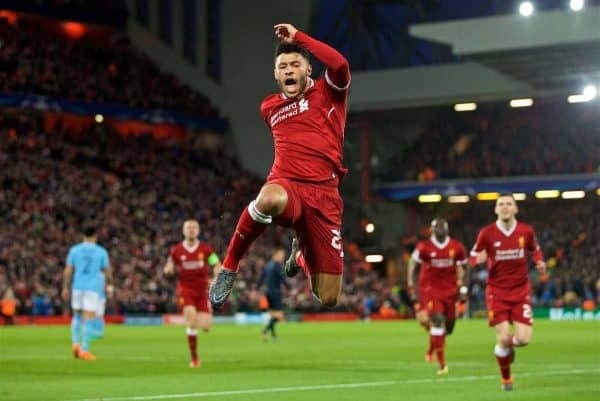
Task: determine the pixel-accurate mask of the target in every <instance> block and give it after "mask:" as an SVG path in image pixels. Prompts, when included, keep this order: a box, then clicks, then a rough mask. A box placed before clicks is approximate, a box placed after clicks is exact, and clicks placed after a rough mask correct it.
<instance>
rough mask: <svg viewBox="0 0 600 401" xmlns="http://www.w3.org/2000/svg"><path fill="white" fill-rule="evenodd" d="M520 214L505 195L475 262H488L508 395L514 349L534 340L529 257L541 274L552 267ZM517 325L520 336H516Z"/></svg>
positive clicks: (493, 323) (489, 297)
mask: <svg viewBox="0 0 600 401" xmlns="http://www.w3.org/2000/svg"><path fill="white" fill-rule="evenodd" d="M518 211H519V209H518V207H517V203H516V201H515V198H514V197H513V196H512V194H503V195H500V197H499V198H498V200H497V201H496V208H495V212H496V215H497V216H498V220H496V222H495V223H492V224H490V225H488V226H486V227H484V228H482V229H481V231H479V235H478V236H477V242H476V243H475V246H473V249H472V251H471V257H470V258H469V263H470V264H471V265H472V266H474V265H475V264H479V263H484V262H485V261H486V260H487V265H488V270H489V271H488V280H487V287H486V303H487V308H488V318H489V325H490V327H495V328H496V348H495V354H496V360H497V361H498V365H499V366H500V372H501V374H502V389H503V390H512V389H513V382H512V377H511V375H510V365H511V363H512V362H513V361H514V348H513V347H520V346H525V345H527V344H528V343H529V341H530V340H531V334H532V324H533V313H532V310H531V301H530V291H531V290H530V284H529V276H528V266H527V258H528V254H531V256H532V259H533V261H534V262H535V266H536V268H537V270H538V272H540V273H542V274H543V273H545V272H546V263H545V262H544V257H543V255H542V251H541V250H540V246H539V245H538V243H537V240H536V238H535V233H534V231H533V228H532V227H531V226H530V225H528V224H525V223H521V222H520V221H517V220H516V219H515V216H516V214H517V212H518ZM511 323H512V324H513V325H514V334H511V330H510V324H511Z"/></svg>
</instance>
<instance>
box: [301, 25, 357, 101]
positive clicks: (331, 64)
mask: <svg viewBox="0 0 600 401" xmlns="http://www.w3.org/2000/svg"><path fill="white" fill-rule="evenodd" d="M294 40H295V41H296V42H297V43H298V44H299V45H302V46H304V47H305V48H306V49H307V50H308V51H309V52H311V53H312V54H313V55H314V56H315V57H316V58H318V59H319V60H320V61H321V62H322V63H323V64H325V66H326V67H327V71H325V80H326V81H327V83H328V84H329V85H330V86H332V87H333V88H334V89H337V90H346V89H348V87H349V86H350V65H349V64H348V60H346V58H345V57H344V56H343V55H342V54H341V53H340V52H338V51H337V50H335V49H334V48H333V47H331V46H329V45H327V44H325V43H323V42H320V41H318V40H317V39H314V38H312V37H310V36H309V35H307V34H305V33H304V32H301V31H298V32H296V35H295V36H294Z"/></svg>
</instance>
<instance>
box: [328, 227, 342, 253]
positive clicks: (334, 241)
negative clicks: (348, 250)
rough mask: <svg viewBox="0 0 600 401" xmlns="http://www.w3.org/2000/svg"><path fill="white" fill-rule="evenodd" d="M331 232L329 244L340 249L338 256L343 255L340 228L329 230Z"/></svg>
mask: <svg viewBox="0 0 600 401" xmlns="http://www.w3.org/2000/svg"><path fill="white" fill-rule="evenodd" d="M331 232H332V233H333V238H331V246H332V247H333V248H334V249H337V250H338V251H340V258H343V257H344V251H343V250H342V234H341V233H340V230H331Z"/></svg>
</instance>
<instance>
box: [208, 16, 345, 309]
mask: <svg viewBox="0 0 600 401" xmlns="http://www.w3.org/2000/svg"><path fill="white" fill-rule="evenodd" d="M274 28H275V35H276V36H277V37H278V38H279V39H280V40H281V41H282V42H281V43H280V44H279V45H278V46H277V50H276V53H275V70H274V75H275V80H276V81H277V83H278V85H279V87H280V89H281V93H277V94H274V95H271V96H268V97H266V98H265V99H264V100H263V101H262V104H261V107H260V110H261V113H262V116H263V118H264V120H265V122H266V124H267V126H268V127H269V128H270V130H271V132H272V134H273V139H274V142H275V161H274V163H273V166H272V168H271V172H270V174H269V176H268V178H267V182H266V183H265V185H264V186H263V187H262V189H261V190H260V193H259V194H258V197H257V198H256V199H255V200H253V201H252V202H250V205H249V206H248V207H247V208H246V209H245V210H244V211H243V212H242V215H241V216H240V219H239V221H238V224H237V227H236V229H235V233H234V234H233V237H232V238H231V241H230V243H229V247H228V249H227V256H226V257H225V260H224V261H223V269H222V270H221V271H220V272H219V275H218V276H217V278H216V280H215V282H214V283H213V284H212V285H211V288H210V301H211V303H212V304H213V306H215V307H219V306H220V305H222V304H223V303H224V302H225V301H226V299H227V297H228V296H229V293H230V292H231V289H232V287H233V283H234V281H235V277H236V275H237V270H238V268H239V262H240V259H242V257H243V256H244V255H245V253H246V252H247V250H248V248H249V247H250V245H251V244H252V242H254V240H255V239H256V238H257V237H258V236H259V235H260V234H261V233H262V232H263V231H264V230H265V228H266V227H267V225H269V224H271V223H273V222H274V223H277V224H281V225H284V226H291V227H293V228H294V229H295V231H296V234H297V240H294V241H293V242H292V252H291V255H290V257H289V259H288V260H287V262H286V264H285V272H286V275H287V276H289V277H292V276H294V275H295V274H296V273H297V272H298V271H299V269H302V270H303V271H304V273H305V274H306V276H307V277H309V278H310V284H311V289H312V292H313V294H314V296H315V297H316V298H317V299H318V300H319V302H321V304H323V305H326V306H334V305H335V304H336V303H337V301H338V298H339V295H340V291H341V287H342V267H343V264H342V262H343V259H342V258H343V251H342V238H341V231H340V226H341V223H342V208H343V202H342V199H341V197H340V194H339V191H338V185H339V183H340V179H341V178H342V177H343V176H344V175H345V174H346V171H347V170H346V169H345V168H344V167H343V166H342V148H343V141H344V127H345V123H346V104H347V97H348V88H349V86H350V69H349V66H348V62H347V61H346V59H345V58H344V56H342V55H341V54H340V53H339V52H337V51H336V50H335V49H333V48H331V47H329V46H328V45H326V44H325V43H322V42H319V41H318V40H316V39H313V38H312V37H310V36H308V35H307V34H305V33H303V32H300V31H298V30H297V29H296V28H295V27H294V26H293V25H290V24H277V25H275V26H274ZM309 52H311V53H312V54H313V55H314V56H315V57H316V58H318V59H319V60H320V61H322V62H323V64H325V66H326V67H327V70H326V71H325V76H324V78H322V79H316V80H313V79H312V78H311V76H310V75H311V73H312V66H311V64H310V61H309Z"/></svg>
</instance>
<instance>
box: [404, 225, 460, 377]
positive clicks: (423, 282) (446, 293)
mask: <svg viewBox="0 0 600 401" xmlns="http://www.w3.org/2000/svg"><path fill="white" fill-rule="evenodd" d="M448 231H449V230H448V222H447V221H446V220H445V219H443V218H437V219H435V220H433V221H432V222H431V232H432V235H431V238H430V239H428V240H427V241H421V242H419V243H418V244H417V246H416V248H415V250H414V252H413V254H412V257H411V259H410V261H409V264H408V287H409V290H412V289H414V288H415V287H414V269H415V267H416V265H417V264H420V265H421V267H420V272H419V285H418V292H417V293H415V292H414V291H411V292H412V294H413V297H414V300H415V301H416V300H417V299H418V303H417V304H416V305H418V306H417V307H416V308H415V309H416V310H417V319H418V320H419V323H420V324H421V325H423V326H424V327H425V328H426V329H428V331H429V333H430V334H429V349H428V351H427V353H426V354H425V360H426V361H427V362H432V361H433V352H434V351H435V354H436V356H437V359H438V364H439V369H438V371H437V373H438V375H445V374H448V366H447V365H446V360H445V355H444V346H445V338H446V335H450V334H452V332H453V331H454V323H455V319H456V300H457V298H458V289H459V288H462V286H463V281H462V280H463V273H464V270H463V267H462V266H464V265H465V264H466V263H467V251H466V250H465V247H464V246H463V244H461V243H460V242H459V241H457V240H455V239H453V238H450V236H449V235H448ZM461 295H466V291H464V289H463V290H462V291H461Z"/></svg>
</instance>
